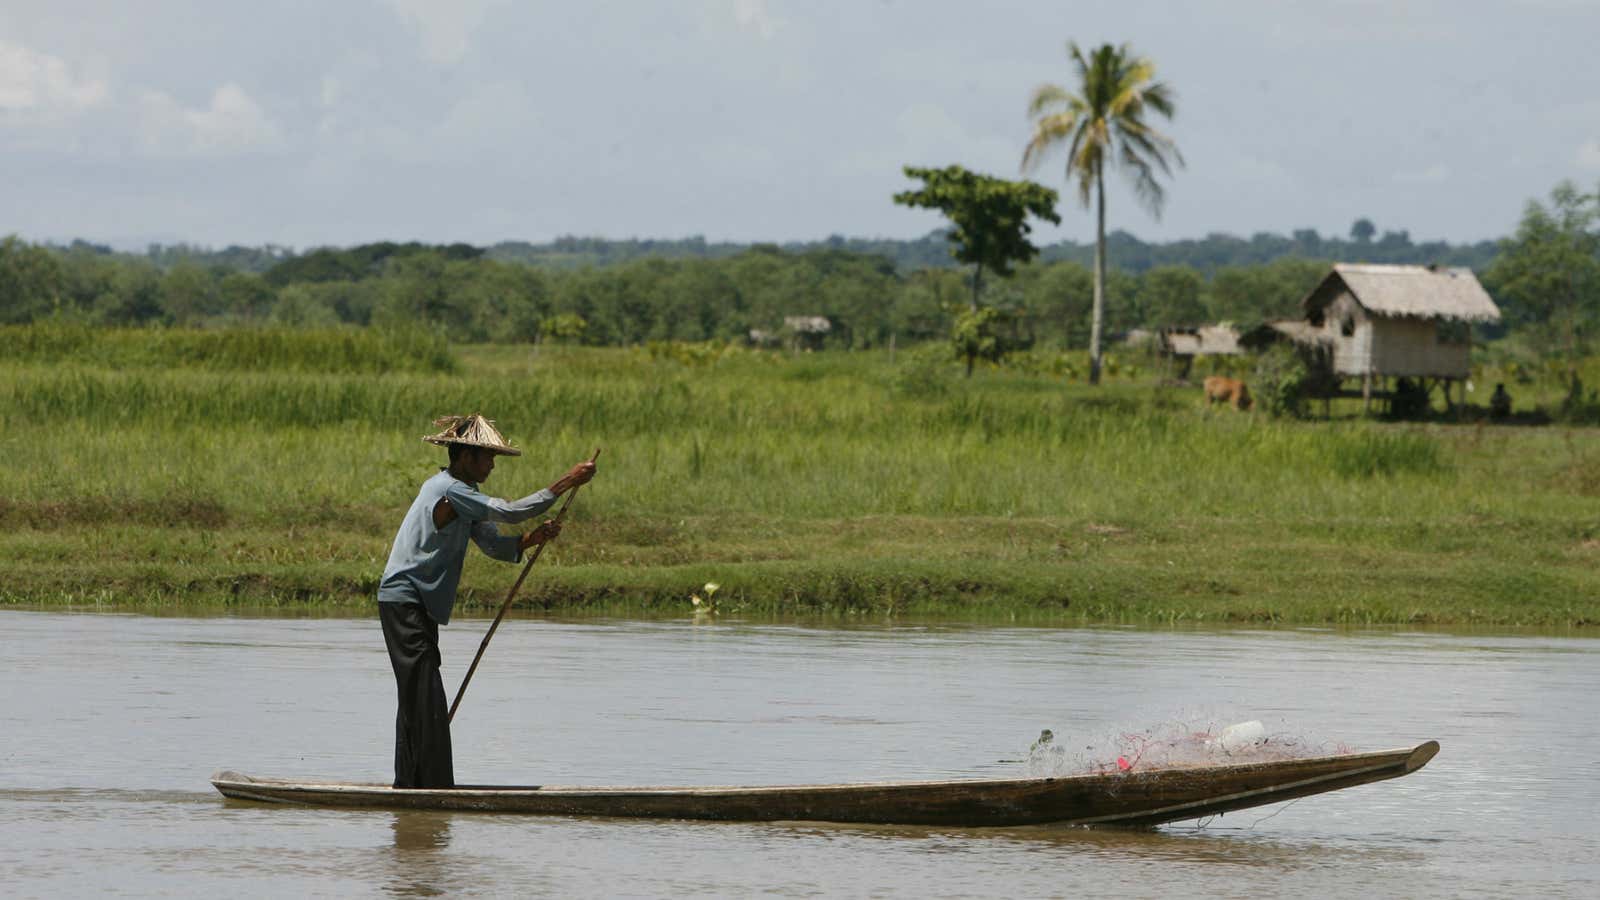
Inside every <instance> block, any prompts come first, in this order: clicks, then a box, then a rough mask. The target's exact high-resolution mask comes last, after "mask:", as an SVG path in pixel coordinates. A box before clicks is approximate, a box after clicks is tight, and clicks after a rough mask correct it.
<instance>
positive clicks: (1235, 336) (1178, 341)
mask: <svg viewBox="0 0 1600 900" xmlns="http://www.w3.org/2000/svg"><path fill="white" fill-rule="evenodd" d="M1156 350H1157V352H1159V353H1160V354H1161V356H1162V357H1164V358H1165V359H1166V360H1167V367H1168V372H1169V373H1170V375H1171V376H1172V377H1173V378H1188V377H1189V370H1190V369H1191V368H1193V366H1194V361H1195V359H1196V358H1198V357H1202V356H1238V355H1239V353H1240V350H1239V332H1238V331H1237V330H1236V329H1234V327H1233V326H1232V325H1229V324H1227V323H1226V322H1224V323H1221V324H1218V325H1200V326H1196V327H1169V328H1163V329H1161V330H1160V331H1159V332H1157V334H1156Z"/></svg>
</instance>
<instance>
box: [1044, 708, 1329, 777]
mask: <svg viewBox="0 0 1600 900" xmlns="http://www.w3.org/2000/svg"><path fill="white" fill-rule="evenodd" d="M1350 752H1352V751H1351V749H1350V748H1349V747H1348V746H1346V745H1345V744H1344V743H1342V742H1339V741H1330V740H1323V739H1320V738H1316V737H1311V736H1306V735H1302V734H1294V733H1291V732H1289V731H1286V730H1283V729H1269V728H1268V727H1267V726H1266V725H1263V724H1262V723H1261V722H1260V721H1259V720H1254V719H1252V720H1249V721H1244V722H1235V723H1232V724H1229V723H1226V722H1224V721H1218V720H1208V719H1200V720H1183V721H1170V722H1164V723H1162V724H1160V725H1156V726H1154V727H1150V728H1145V729H1142V730H1138V731H1129V730H1122V729H1118V730H1115V731H1112V732H1109V733H1107V734H1105V735H1102V736H1100V737H1098V738H1094V739H1091V740H1089V741H1073V740H1070V739H1059V738H1057V737H1056V736H1055V734H1054V733H1053V732H1051V731H1050V730H1049V729H1046V730H1045V731H1044V732H1042V733H1041V734H1040V735H1039V739H1038V740H1036V741H1034V743H1033V746H1032V747H1031V748H1030V749H1029V751H1028V757H1027V759H1026V761H1025V763H1026V767H1027V775H1028V777H1030V778H1059V777H1062V776H1066V775H1093V774H1104V773H1111V772H1136V771H1148V770H1153V769H1188V768H1196V767H1200V766H1226V765H1241V764H1245V763H1262V762H1279V761H1282V760H1287V759H1303V758H1305V757H1310V756H1336V755H1342V754H1347V753H1350Z"/></svg>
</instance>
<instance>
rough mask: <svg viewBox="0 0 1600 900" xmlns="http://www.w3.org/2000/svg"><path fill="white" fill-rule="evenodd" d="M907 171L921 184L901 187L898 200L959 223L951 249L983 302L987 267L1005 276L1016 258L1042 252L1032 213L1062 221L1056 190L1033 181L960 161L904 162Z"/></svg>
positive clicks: (974, 300)
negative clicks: (1034, 237) (923, 165)
mask: <svg viewBox="0 0 1600 900" xmlns="http://www.w3.org/2000/svg"><path fill="white" fill-rule="evenodd" d="M905 173H906V176H907V177H909V178H920V179H922V182H923V187H922V189H921V190H916V191H902V192H900V193H898V194H895V195H894V202H896V203H898V204H900V205H902V206H916V207H923V208H925V209H937V210H939V211H940V212H942V213H944V215H945V217H946V218H948V219H949V220H950V222H951V224H952V225H954V226H955V227H954V228H953V229H952V230H951V231H950V235H949V237H950V243H952V244H954V246H953V247H951V248H950V255H951V256H953V257H955V258H956V259H957V260H958V261H960V262H962V263H966V264H968V265H971V266H972V267H973V268H972V305H971V307H970V308H971V309H972V310H974V311H976V310H977V308H978V292H979V291H980V290H981V289H982V287H983V270H984V269H986V268H987V269H988V270H989V271H991V272H994V273H995V274H996V275H999V276H1001V277H1006V276H1008V275H1010V274H1011V267H1012V265H1013V264H1014V263H1022V262H1027V261H1028V260H1030V259H1033V258H1034V257H1035V256H1036V255H1038V253H1039V248H1037V247H1035V246H1033V244H1032V243H1030V242H1029V241H1028V235H1029V234H1030V233H1031V232H1032V231H1033V228H1032V226H1031V225H1029V224H1028V216H1030V215H1031V216H1033V217H1035V218H1039V219H1043V220H1045V221H1046V222H1051V223H1054V224H1060V222H1061V217H1060V216H1058V215H1056V192H1055V191H1053V190H1051V189H1050V188H1047V187H1045V186H1044V185H1041V184H1034V183H1033V182H1031V181H1006V180H1005V179H1003V178H995V177H993V176H990V175H980V174H978V173H976V172H969V171H967V170H966V169H963V168H962V167H960V166H946V167H945V168H943V169H919V168H915V167H913V166H906V167H905Z"/></svg>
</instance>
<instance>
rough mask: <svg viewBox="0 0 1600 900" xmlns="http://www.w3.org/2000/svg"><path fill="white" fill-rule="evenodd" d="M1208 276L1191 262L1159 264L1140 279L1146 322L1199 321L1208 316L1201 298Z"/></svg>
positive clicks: (1183, 322) (1140, 291)
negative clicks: (1202, 276)
mask: <svg viewBox="0 0 1600 900" xmlns="http://www.w3.org/2000/svg"><path fill="white" fill-rule="evenodd" d="M1204 289H1205V280H1204V279H1202V278H1201V277H1200V273H1199V272H1196V271H1195V270H1194V269H1192V268H1190V267H1188V266H1159V267H1157V268H1154V269H1151V270H1150V271H1148V272H1146V273H1145V274H1144V277H1143V278H1141V279H1140V280H1139V302H1140V306H1142V307H1143V308H1144V320H1143V321H1144V323H1145V324H1149V325H1155V326H1157V327H1160V326H1164V325H1199V324H1201V323H1202V322H1204V321H1205V320H1206V307H1205V304H1204V303H1201V302H1200V294H1201V293H1202V291H1204Z"/></svg>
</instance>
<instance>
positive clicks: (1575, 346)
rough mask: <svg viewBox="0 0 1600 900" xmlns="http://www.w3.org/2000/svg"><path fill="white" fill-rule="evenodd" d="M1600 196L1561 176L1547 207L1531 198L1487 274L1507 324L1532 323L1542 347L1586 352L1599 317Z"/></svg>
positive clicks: (1572, 352) (1485, 277) (1571, 352)
mask: <svg viewBox="0 0 1600 900" xmlns="http://www.w3.org/2000/svg"><path fill="white" fill-rule="evenodd" d="M1597 224H1600V195H1596V194H1585V193H1583V192H1581V191H1579V190H1578V187H1577V185H1575V184H1573V183H1572V182H1570V181H1564V182H1562V183H1561V184H1558V185H1556V187H1555V189H1554V190H1552V191H1551V192H1550V205H1549V206H1548V207H1546V206H1544V205H1543V204H1541V203H1539V202H1538V201H1537V200H1530V201H1528V206H1527V209H1526V210H1525V211H1524V212H1523V214H1522V223H1521V224H1520V225H1519V226H1517V232H1516V234H1515V235H1513V236H1512V237H1511V238H1509V239H1507V240H1505V241H1503V242H1501V245H1500V246H1501V250H1500V256H1499V257H1498V258H1497V259H1496V260H1495V262H1494V265H1492V266H1490V267H1489V270H1488V271H1487V272H1485V273H1484V279H1485V281H1487V282H1488V283H1489V287H1490V288H1491V289H1492V290H1493V291H1494V293H1495V295H1496V296H1498V297H1499V298H1500V299H1501V301H1502V302H1503V303H1504V304H1505V308H1506V318H1507V320H1508V324H1512V325H1522V326H1532V328H1533V332H1534V335H1535V339H1536V341H1537V342H1538V343H1541V344H1543V345H1544V347H1545V349H1546V350H1553V349H1557V348H1560V349H1563V350H1565V351H1566V353H1567V354H1568V355H1569V356H1571V357H1576V356H1577V355H1578V354H1579V353H1580V352H1582V351H1583V349H1584V347H1585V345H1586V343H1587V339H1588V334H1589V332H1590V331H1591V330H1592V329H1593V328H1594V326H1595V324H1596V322H1597V321H1600V230H1597V229H1596V225H1597Z"/></svg>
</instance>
